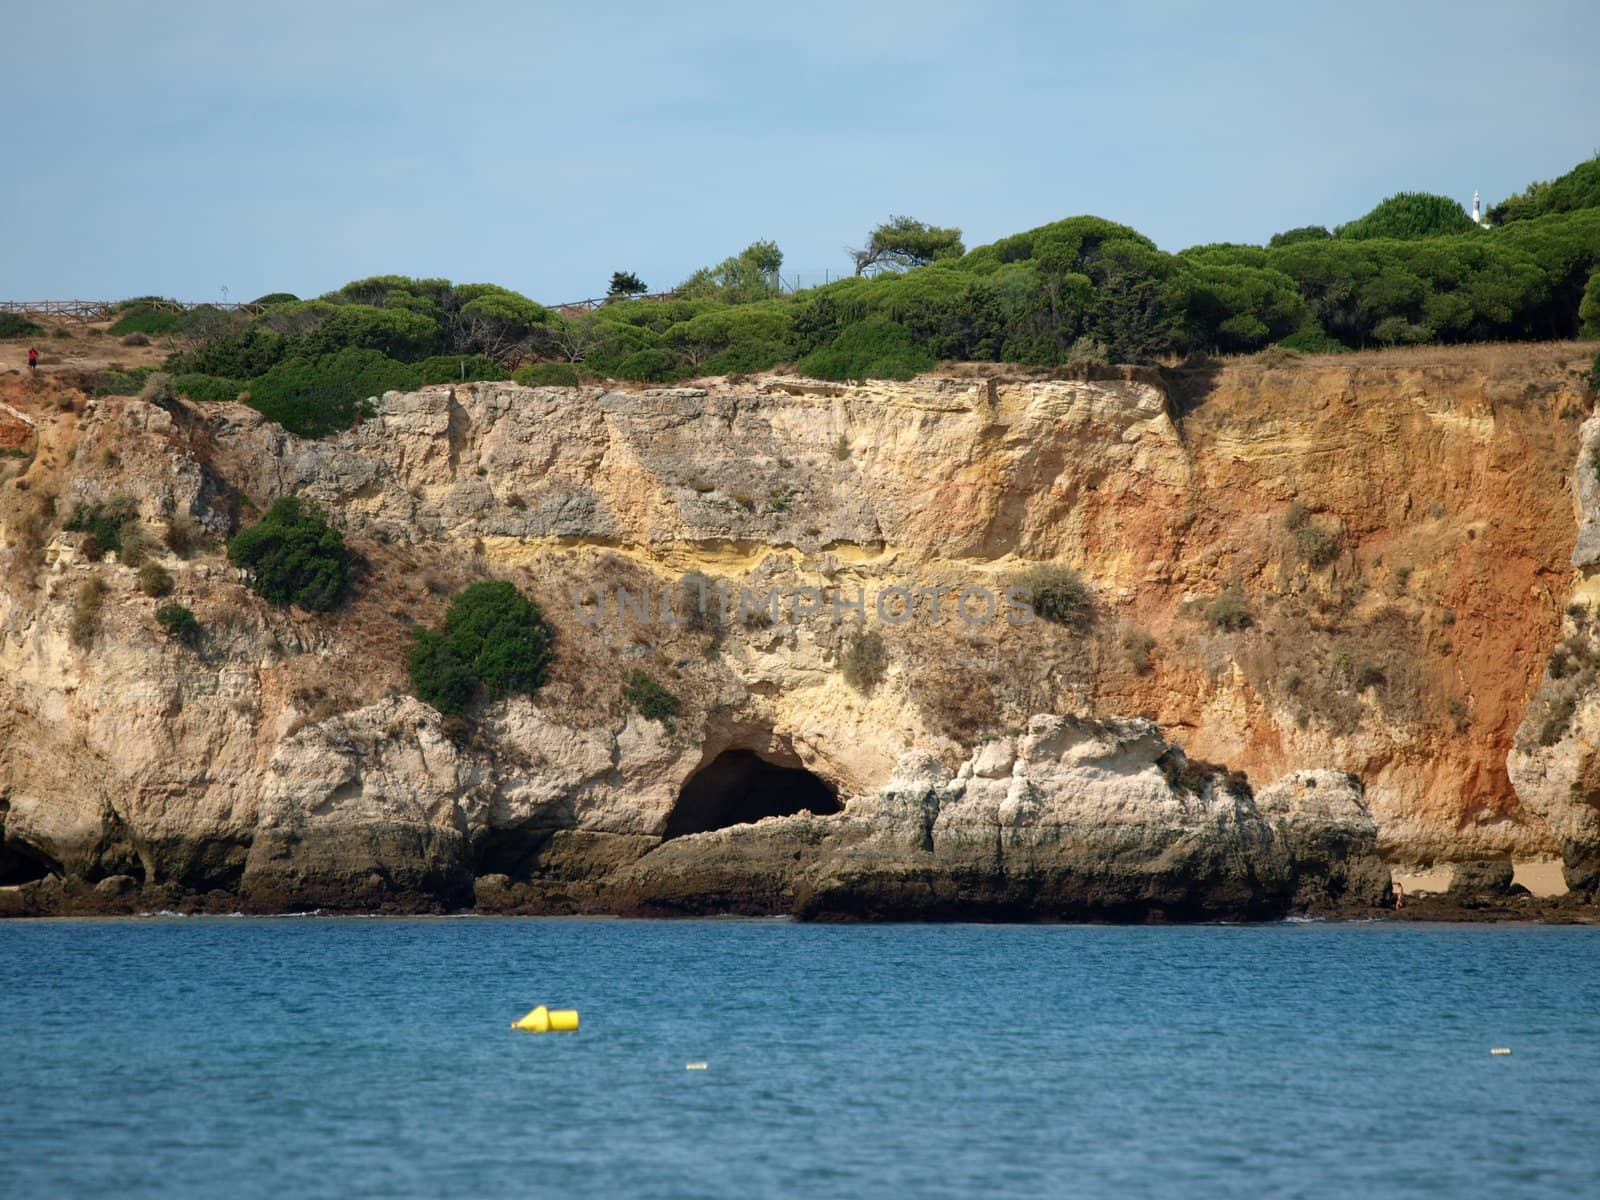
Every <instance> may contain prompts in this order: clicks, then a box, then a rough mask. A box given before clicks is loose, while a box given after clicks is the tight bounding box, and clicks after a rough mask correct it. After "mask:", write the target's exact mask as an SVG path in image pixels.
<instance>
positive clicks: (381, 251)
mask: <svg viewBox="0 0 1600 1200" xmlns="http://www.w3.org/2000/svg"><path fill="white" fill-rule="evenodd" d="M0 39H3V45H4V47H5V58H6V66H5V70H4V73H3V75H0V98H3V100H4V106H3V109H0V111H3V112H4V113H5V114H6V115H5V118H4V120H3V121H0V163H3V166H0V170H3V171H4V176H3V178H4V181H5V183H4V201H3V209H0V211H3V212H4V213H5V217H6V219H5V222H4V233H3V238H4V240H3V242H0V299H36V298H51V299H55V298H70V297H85V298H115V297H120V296H126V295H135V294H143V293H150V292H155V293H161V294H164V295H170V296H175V297H178V298H180V299H186V300H207V299H216V298H218V297H219V295H220V292H221V289H222V288H223V287H226V288H227V289H228V290H229V295H230V297H231V298H232V299H235V300H241V299H250V298H253V297H254V296H256V295H259V294H261V293H264V292H268V291H280V290H281V291H291V292H296V293H298V294H300V295H313V294H316V293H319V292H323V291H326V290H328V289H330V288H333V287H335V286H337V285H338V284H340V283H342V282H344V281H346V280H348V279H353V278H358V277H361V276H365V275H372V274H379V273H388V272H395V273H401V274H408V275H443V276H447V277H449V278H452V279H456V280H460V281H480V280H488V281H493V282H497V283H503V284H505V285H507V286H510V287H514V288H516V289H518V290H520V291H523V292H526V293H528V294H529V295H531V296H533V297H534V298H535V299H538V300H543V301H546V302H557V301H562V300H569V299H577V298H580V297H585V296H592V295H598V294H600V293H602V292H603V291H604V290H605V285H606V281H607V279H608V278H609V276H610V273H611V272H612V271H613V270H617V269H629V270H632V271H635V272H637V273H638V274H639V275H641V276H642V277H643V278H644V280H645V281H646V282H647V283H648V284H650V285H651V286H652V287H654V288H665V287H669V286H671V285H672V284H674V283H676V282H677V281H679V280H680V279H682V278H683V277H684V276H686V275H688V274H689V273H690V272H691V271H692V270H693V269H694V268H696V267H698V266H701V265H703V264H706V263H710V262H715V261H717V260H719V259H721V258H723V257H725V256H726V255H727V254H729V253H732V252H733V251H736V250H738V249H739V248H740V247H742V246H744V245H746V244H747V243H749V242H751V241H753V240H755V239H758V238H772V239H774V240H776V241H777V242H778V243H779V245H780V246H781V247H782V248H783V251H784V254H785V274H786V275H790V274H794V273H799V274H800V275H802V276H804V277H805V279H806V281H807V282H810V281H811V280H812V279H816V280H818V281H820V279H821V275H822V272H823V271H824V269H831V270H832V271H834V272H836V273H837V272H838V271H841V270H846V269H848V261H847V259H846V257H845V255H844V253H843V247H844V246H846V245H848V244H859V242H860V241H861V239H862V237H863V234H864V233H865V231H866V230H867V229H868V228H870V227H871V226H872V225H873V224H875V223H877V222H879V221H881V220H883V219H884V218H886V217H887V216H888V215H889V214H890V213H909V214H912V215H914V216H917V217H920V218H922V219H924V220H927V221H932V222H935V223H938V224H953V225H959V226H960V227H961V228H962V229H963V230H964V231H965V234H966V241H967V244H968V245H969V246H975V245H979V244H981V243H983V242H986V241H991V240H993V239H994V238H996V237H1001V236H1004V235H1006V234H1009V233H1014V232H1017V231H1019V230H1023V229H1027V228H1029V227H1031V226H1034V225H1038V224H1042V223H1043V222H1046V221H1051V220H1056V219H1058V218H1061V217H1066V216H1071V215H1073V214H1077V213H1095V214H1098V215H1100V216H1104V217H1109V218H1112V219H1114V220H1118V221H1122V222H1124V223H1126V224H1129V225H1133V226H1134V227H1136V228H1137V229H1139V230H1141V231H1142V232H1144V233H1146V234H1147V235H1149V236H1150V237H1152V238H1154V239H1155V240H1156V242H1157V243H1159V244H1160V245H1161V246H1163V247H1165V248H1167V249H1172V250H1175V249H1179V248H1181V247H1183V246H1187V245H1192V244H1194V243H1196V242H1212V241H1251V242H1260V241H1264V240H1265V239H1266V238H1267V237H1268V236H1269V235H1271V234H1272V233H1273V232H1275V231H1277V230H1280V229H1285V228H1289V227H1292V226H1296V225H1304V224H1308V223H1314V222H1315V223H1328V224H1332V223H1336V222H1339V221H1343V220H1348V219H1349V218H1351V217H1355V216H1358V215H1360V214H1361V213H1362V212H1364V211H1366V210H1367V209H1368V208H1370V207H1371V206H1372V204H1373V203H1375V202H1376V201H1378V200H1380V199H1382V198H1383V197H1384V196H1385V195H1388V194H1389V193H1391V192H1394V191H1399V190H1427V191H1436V192H1444V193H1447V194H1449V195H1452V196H1456V197H1458V198H1460V199H1461V200H1462V201H1463V202H1468V203H1470V200H1471V196H1472V191H1473V189H1474V188H1477V189H1478V190H1480V191H1481V192H1482V193H1483V196H1484V200H1485V202H1486V203H1488V202H1491V201H1493V200H1497V199H1499V198H1500V197H1502V196H1504V195H1505V194H1507V193H1509V192H1512V191H1516V190H1520V189H1521V188H1522V187H1523V186H1525V185H1526V184H1527V183H1528V182H1530V181H1531V180H1534V179H1547V178H1550V177H1552V176H1554V175H1558V174H1560V173H1561V172H1563V171H1565V170H1567V169H1568V168H1569V167H1570V166H1572V165H1573V163H1575V162H1577V161H1578V160H1580V159H1582V158H1586V157H1588V156H1589V155H1590V154H1592V153H1594V152H1595V150H1596V149H1597V148H1600V71H1596V70H1595V69H1594V52H1595V47H1596V46H1597V45H1600V3H1596V2H1595V0H1570V2H1567V0H1525V2H1523V3H1518V4H1514V5H1507V4H1505V3H1503V2H1496V3H1477V2H1472V0H1468V2H1457V3H1448V4H1446V3H1408V2H1406V0H1384V2H1381V3H1368V2H1366V0H1357V2H1351V0H1340V2H1338V3H1322V4H1315V5H1300V4H1294V3H1285V2H1284V0H1275V2H1273V3H1262V4H1254V3H1226V2H1223V0H1214V2H1211V3H1146V4H1141V3H1136V2H1134V0H1128V2H1126V3H1122V2H1118V0H1099V2H1097V3H1093V4H1075V3H1065V2H1062V3H1037V4H1034V3H1013V4H1007V3H1003V2H993V0H991V2H990V3H985V4H977V3H971V4H965V3H962V4H957V3H949V4H942V3H938V2H937V0H915V2H909V3H904V2H900V0H894V2H883V3H876V2H873V0H847V2H844V3H832V2H822V3H806V2H805V0H789V2H788V3H783V4H762V3H758V2H754V0H746V2H744V3H726V4H723V3H699V2H696V0H680V2H679V3H662V2H660V0H652V2H649V3H638V4H636V3H608V2H606V0H591V2H589V3H574V2H572V0H567V2H565V3H560V4H555V3H550V4H546V3H520V4H518V3H499V2H490V0H483V2H466V3H456V4H445V3H439V2H437V0H433V2H430V3H425V4H424V3H412V2H410V0H395V2H393V3H383V4H379V3H364V2H349V3H346V2H343V0H322V2H320V3H286V2H273V0H252V2H251V3H249V4H226V3H217V2H216V0H206V2H204V3H188V2H171V0H169V2H166V3H162V4H155V5H150V4H129V3H120V2H118V3H110V2H107V3H75V2H72V0H6V3H5V4H4V6H3V11H0Z"/></svg>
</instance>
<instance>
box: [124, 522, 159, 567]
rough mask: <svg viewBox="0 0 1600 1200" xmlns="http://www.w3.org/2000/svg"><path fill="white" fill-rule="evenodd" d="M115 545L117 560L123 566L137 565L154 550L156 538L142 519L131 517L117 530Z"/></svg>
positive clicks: (141, 563) (140, 564)
mask: <svg viewBox="0 0 1600 1200" xmlns="http://www.w3.org/2000/svg"><path fill="white" fill-rule="evenodd" d="M117 547H118V548H117V561H118V562H120V563H121V564H122V565H123V566H125V567H137V566H142V565H143V563H144V560H145V559H147V558H149V557H150V556H151V555H152V554H154V553H155V552H156V540H155V539H154V538H153V537H151V536H150V533H149V531H148V530H147V529H146V528H145V524H144V522H143V521H141V520H140V519H139V518H138V517H132V518H130V519H128V520H126V521H124V522H123V523H122V525H121V527H120V528H119V529H118V530H117Z"/></svg>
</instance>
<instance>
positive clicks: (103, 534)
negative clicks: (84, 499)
mask: <svg viewBox="0 0 1600 1200" xmlns="http://www.w3.org/2000/svg"><path fill="white" fill-rule="evenodd" d="M136 516H137V513H136V511H135V509H134V504H133V501H132V500H129V499H125V498H124V499H118V500H106V501H96V502H95V503H93V504H82V503H80V504H79V505H78V506H77V507H76V508H75V509H73V512H72V518H71V519H70V520H69V521H68V522H67V523H66V524H65V525H64V526H62V528H64V529H66V530H68V531H69V532H71V533H87V534H88V535H89V536H88V538H86V539H85V540H84V548H83V549H84V554H85V555H87V556H88V557H89V559H90V560H91V561H98V560H99V559H100V558H101V557H103V556H104V555H105V554H106V553H108V552H110V551H115V550H120V549H122V530H123V528H124V527H125V526H126V525H127V523H128V522H129V521H131V520H133V519H134V518H135V517H136Z"/></svg>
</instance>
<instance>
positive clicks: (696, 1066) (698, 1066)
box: [683, 1050, 1511, 1071]
mask: <svg viewBox="0 0 1600 1200" xmlns="http://www.w3.org/2000/svg"><path fill="white" fill-rule="evenodd" d="M1506 1053H1507V1054H1509V1053H1511V1052H1510V1051H1509V1050H1508V1051H1506ZM683 1069H684V1070H685V1071H704V1070H705V1069H706V1065H705V1063H703V1062H692V1063H684V1064H683Z"/></svg>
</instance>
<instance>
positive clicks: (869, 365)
mask: <svg viewBox="0 0 1600 1200" xmlns="http://www.w3.org/2000/svg"><path fill="white" fill-rule="evenodd" d="M798 365H799V369H800V371H801V373H802V374H805V375H811V376H814V377H815V378H817V379H846V380H847V379H912V378H914V377H915V376H917V375H919V374H921V373H922V372H923V371H930V370H932V369H933V368H934V366H935V365H936V363H935V361H934V358H933V355H931V354H929V353H928V352H927V351H926V350H924V349H922V348H921V347H920V346H918V345H917V344H916V342H915V341H914V340H913V339H912V337H911V332H910V330H908V329H907V328H906V327H905V326H904V325H900V324H898V323H896V322H894V321H885V320H881V319H878V318H873V319H870V320H866V321H860V322H858V323H856V324H854V325H849V326H847V327H846V328H845V329H844V331H843V332H842V333H840V334H839V336H838V337H836V338H834V339H833V340H832V341H831V342H829V343H828V344H827V345H825V346H822V347H820V348H818V349H816V350H813V351H812V352H811V353H810V354H808V355H806V356H805V357H804V358H802V359H801V360H800V362H799V364H798Z"/></svg>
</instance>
